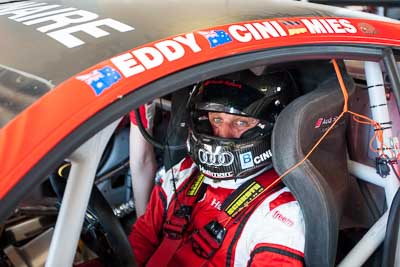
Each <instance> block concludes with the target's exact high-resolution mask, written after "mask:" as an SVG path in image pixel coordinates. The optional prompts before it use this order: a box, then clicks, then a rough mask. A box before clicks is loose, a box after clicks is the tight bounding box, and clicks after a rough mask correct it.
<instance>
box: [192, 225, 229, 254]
mask: <svg viewBox="0 0 400 267" xmlns="http://www.w3.org/2000/svg"><path fill="white" fill-rule="evenodd" d="M225 234H226V229H225V228H224V227H223V226H222V225H221V224H220V223H219V222H217V221H215V220H213V221H211V222H209V223H208V224H207V225H206V226H204V227H203V228H201V229H200V230H198V231H196V232H195V233H194V234H193V235H192V237H191V239H192V247H193V251H194V252H195V253H196V254H197V255H198V256H199V257H202V258H204V259H210V258H211V257H212V256H213V255H214V254H215V252H216V251H217V250H218V249H219V248H220V247H221V244H222V241H224V238H225Z"/></svg>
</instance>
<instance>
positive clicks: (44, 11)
mask: <svg viewBox="0 0 400 267" xmlns="http://www.w3.org/2000/svg"><path fill="white" fill-rule="evenodd" d="M5 15H6V16H8V18H9V19H11V20H14V21H17V22H21V23H22V24H24V25H27V26H31V25H35V26H36V25H38V24H39V25H41V26H40V27H38V28H36V30H38V31H40V32H43V33H46V35H47V36H49V37H51V38H53V39H55V40H56V41H58V42H60V43H61V44H63V45H64V46H66V47H68V48H73V47H77V46H80V45H83V44H85V42H84V41H82V40H81V39H79V38H77V37H76V36H74V35H73V34H74V33H79V32H84V33H86V34H88V35H90V36H92V37H94V38H100V37H103V36H106V35H109V34H110V33H109V32H108V31H105V30H103V29H101V28H99V26H107V27H109V28H111V29H114V30H116V31H119V32H127V31H132V30H134V28H133V27H131V26H129V25H126V24H124V23H122V22H119V21H117V20H114V19H111V18H104V19H98V18H99V15H97V14H95V13H93V12H89V11H85V10H81V9H76V8H72V7H67V8H65V7H61V6H60V5H49V4H47V3H37V2H32V1H28V2H15V3H10V4H5V5H0V16H5Z"/></svg>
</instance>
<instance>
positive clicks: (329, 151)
mask: <svg viewBox="0 0 400 267" xmlns="http://www.w3.org/2000/svg"><path fill="white" fill-rule="evenodd" d="M332 69H333V67H332ZM342 72H343V71H342ZM329 76H330V77H329V78H327V79H325V80H324V81H322V82H321V83H319V85H318V86H317V88H316V89H314V90H312V91H311V92H308V93H307V94H305V95H303V96H301V97H299V98H297V99H296V100H294V101H293V102H292V103H290V104H289V105H288V106H287V107H286V108H285V109H284V110H283V111H282V112H281V114H280V115H279V117H278V119H277V122H276V124H275V127H274V130H273V134H272V152H273V153H272V154H273V163H274V167H275V169H276V171H277V172H278V173H279V174H282V173H284V172H285V171H286V170H288V169H289V168H290V167H292V166H293V165H295V164H296V163H297V162H299V161H300V160H302V159H303V158H304V157H305V155H306V154H307V153H308V151H309V150H310V148H311V147H312V146H313V145H314V144H315V142H316V141H317V140H318V139H319V138H320V137H321V136H322V134H323V133H324V132H325V131H326V130H327V129H328V127H329V126H330V125H331V124H332V123H333V121H334V119H335V117H336V116H338V115H339V114H340V113H341V112H342V110H343V95H342V92H341V90H340V86H339V83H338V80H337V77H336V75H335V74H334V73H333V75H332V73H331V75H329ZM343 76H344V79H345V83H346V85H347V89H348V91H349V96H351V95H352V93H353V92H354V89H355V86H354V82H353V80H352V79H351V78H349V77H348V76H346V75H345V74H343ZM347 121H348V115H345V116H344V117H343V118H342V119H341V120H340V121H339V122H338V124H337V125H336V127H335V128H334V129H333V130H332V131H331V132H330V133H329V135H328V136H327V137H326V138H325V140H324V141H323V142H322V143H321V144H320V145H319V146H318V148H317V149H316V150H315V151H314V152H313V154H312V155H311V156H310V158H309V159H308V160H306V161H305V162H304V163H303V164H302V165H300V166H299V167H297V168H296V169H294V170H293V171H292V172H291V173H289V174H288V175H287V176H285V177H284V179H283V182H284V183H285V185H286V186H287V187H288V188H289V189H290V190H291V192H292V193H293V194H294V196H295V197H296V199H297V200H298V202H299V203H300V207H301V209H302V211H303V216H304V221H305V231H306V233H305V235H306V236H305V264H306V266H316V267H321V266H333V265H334V263H335V256H336V249H337V243H338V233H339V226H340V220H341V217H342V214H343V210H344V205H345V204H346V203H345V200H346V196H347V194H348V188H349V186H350V176H349V173H348V170H347V159H346V127H347V124H348V122H347ZM350 187H351V186H350Z"/></svg>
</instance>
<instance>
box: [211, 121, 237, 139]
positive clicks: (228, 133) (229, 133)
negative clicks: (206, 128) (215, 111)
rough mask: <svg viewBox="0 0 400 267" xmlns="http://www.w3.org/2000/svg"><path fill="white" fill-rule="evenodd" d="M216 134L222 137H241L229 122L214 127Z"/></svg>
mask: <svg viewBox="0 0 400 267" xmlns="http://www.w3.org/2000/svg"><path fill="white" fill-rule="evenodd" d="M214 135H216V136H218V137H222V138H239V136H236V135H235V131H233V129H232V128H231V127H230V126H229V125H227V124H223V125H221V126H220V127H218V128H216V129H214Z"/></svg>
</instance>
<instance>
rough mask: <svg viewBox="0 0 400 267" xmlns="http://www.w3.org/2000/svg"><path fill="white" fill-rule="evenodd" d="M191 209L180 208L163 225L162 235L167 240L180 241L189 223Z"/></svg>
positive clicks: (188, 207)
mask: <svg viewBox="0 0 400 267" xmlns="http://www.w3.org/2000/svg"><path fill="white" fill-rule="evenodd" d="M190 214H191V207H190V206H181V207H180V208H179V209H178V210H177V211H176V212H174V214H173V215H172V217H171V219H170V220H168V221H166V222H165V224H164V233H165V235H166V236H167V237H168V238H169V239H181V238H182V237H183V234H184V232H185V231H186V228H187V225H188V223H189V221H190Z"/></svg>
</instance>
